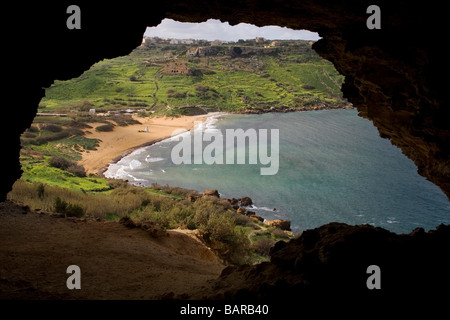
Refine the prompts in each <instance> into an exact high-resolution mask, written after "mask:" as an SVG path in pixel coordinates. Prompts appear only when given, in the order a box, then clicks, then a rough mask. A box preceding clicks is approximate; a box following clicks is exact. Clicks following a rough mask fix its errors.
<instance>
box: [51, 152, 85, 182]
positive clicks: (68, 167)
mask: <svg viewBox="0 0 450 320" xmlns="http://www.w3.org/2000/svg"><path fill="white" fill-rule="evenodd" d="M48 163H49V164H50V165H51V166H52V167H55V168H58V169H61V170H65V171H67V172H70V173H72V174H74V175H76V176H78V177H86V171H85V170H84V167H82V166H80V165H77V164H76V162H74V161H70V160H67V159H66V158H64V157H60V156H53V157H51V158H50V159H49V160H48Z"/></svg>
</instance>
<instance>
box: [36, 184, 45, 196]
mask: <svg viewBox="0 0 450 320" xmlns="http://www.w3.org/2000/svg"><path fill="white" fill-rule="evenodd" d="M37 194H38V197H39V199H41V200H42V199H44V195H45V187H44V185H43V184H42V183H39V185H38V186H37Z"/></svg>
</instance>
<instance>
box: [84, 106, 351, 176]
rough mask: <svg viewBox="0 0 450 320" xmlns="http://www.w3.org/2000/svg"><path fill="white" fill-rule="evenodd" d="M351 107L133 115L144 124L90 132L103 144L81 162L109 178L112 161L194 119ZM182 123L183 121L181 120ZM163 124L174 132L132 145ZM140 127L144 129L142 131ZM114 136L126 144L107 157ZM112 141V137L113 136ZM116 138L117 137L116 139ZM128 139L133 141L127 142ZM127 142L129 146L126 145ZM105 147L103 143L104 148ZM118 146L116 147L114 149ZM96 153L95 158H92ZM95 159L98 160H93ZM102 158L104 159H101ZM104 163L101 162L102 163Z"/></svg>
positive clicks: (191, 123)
mask: <svg viewBox="0 0 450 320" xmlns="http://www.w3.org/2000/svg"><path fill="white" fill-rule="evenodd" d="M341 109H342V110H348V109H354V107H353V105H352V104H345V105H343V106H329V105H320V106H314V107H311V108H300V109H296V108H289V107H284V106H280V107H272V108H270V109H261V108H252V109H246V110H244V111H238V112H210V113H207V114H202V115H194V116H180V117H178V118H175V117H167V116H164V117H158V118H147V117H137V116H134V115H133V119H135V120H138V121H139V122H141V124H133V125H128V126H127V127H119V126H116V127H115V128H114V130H113V131H112V132H95V133H92V132H90V131H88V130H87V131H86V136H87V138H96V139H98V140H99V143H100V145H99V147H98V148H97V150H91V151H88V152H84V153H83V155H82V160H80V161H79V162H78V164H80V165H82V166H83V167H85V169H86V172H87V173H88V174H94V175H97V176H100V177H103V178H104V177H105V176H104V173H105V172H106V171H107V170H108V167H109V166H110V165H111V164H115V163H117V162H119V161H120V160H121V159H122V158H124V157H126V156H128V155H129V154H131V153H132V152H134V151H136V150H138V149H141V148H145V147H148V146H151V145H153V144H155V143H158V142H161V141H164V140H166V139H169V138H171V137H172V136H173V132H174V131H175V130H180V129H181V130H186V131H191V130H193V129H194V122H195V121H199V120H200V121H204V120H206V119H208V118H210V117H213V116H217V115H225V114H236V115H239V114H242V115H244V114H265V113H288V112H306V111H319V110H341ZM180 122H181V123H180ZM182 122H188V124H187V126H186V123H184V125H182V124H183V123H182ZM152 125H153V126H159V127H165V128H166V129H168V128H171V130H172V131H171V132H170V133H169V132H167V131H164V132H158V133H157V132H152V133H153V135H152V137H149V140H147V141H143V140H141V139H138V141H140V142H141V143H139V144H132V143H131V141H133V138H136V137H138V136H139V135H141V136H142V135H143V134H148V133H150V132H145V131H144V130H142V128H143V127H150V126H152ZM139 129H140V130H139ZM117 131H123V132H117ZM124 134H126V135H128V137H127V139H125V137H124V136H123V135H124ZM113 136H119V137H118V138H117V139H116V140H120V141H121V143H122V147H121V148H120V150H117V151H113V150H110V152H109V157H107V158H106V159H104V158H103V157H102V152H100V153H99V152H97V151H99V150H98V149H99V148H102V143H103V144H104V143H105V141H104V140H102V139H101V138H102V137H103V138H105V137H113ZM110 140H111V139H110ZM113 140H114V138H113ZM126 141H130V142H129V143H127V142H126ZM124 144H125V146H123V145H124ZM104 147H105V146H103V148H104ZM112 149H114V148H112ZM92 153H94V154H95V156H94V157H92ZM111 154H113V157H111ZM92 158H94V160H92ZM99 158H101V159H99ZM90 162H95V163H97V165H91V164H90ZM98 163H100V165H99V164H98Z"/></svg>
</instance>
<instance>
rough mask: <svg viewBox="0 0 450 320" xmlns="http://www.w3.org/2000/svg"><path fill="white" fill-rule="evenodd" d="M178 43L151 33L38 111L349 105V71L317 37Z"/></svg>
mask: <svg viewBox="0 0 450 320" xmlns="http://www.w3.org/2000/svg"><path fill="white" fill-rule="evenodd" d="M173 42H174V41H172V42H169V41H168V40H162V39H159V38H146V39H145V41H144V42H143V44H142V45H141V46H139V47H138V48H136V49H135V50H134V51H133V52H131V53H130V54H129V55H128V56H124V57H118V58H115V59H110V60H103V61H100V62H98V63H96V64H95V65H93V66H92V67H91V69H89V70H88V71H86V72H85V73H83V74H82V75H81V76H80V77H78V78H75V79H71V80H68V81H58V80H56V81H55V82H54V84H53V85H52V86H51V87H50V88H48V89H47V90H46V95H45V97H44V98H43V99H42V101H41V103H40V112H48V111H57V112H71V111H72V112H73V111H88V110H89V109H93V108H95V109H97V111H102V110H103V111H106V110H123V109H133V110H141V111H147V112H151V113H154V112H157V113H164V114H169V115H175V114H192V113H202V112H205V111H238V112H239V111H243V110H249V109H250V110H251V109H253V108H259V109H270V108H278V107H289V108H295V109H302V108H306V109H307V108H311V107H314V106H339V105H343V104H345V102H344V101H343V99H342V93H341V91H340V87H341V84H342V82H343V77H342V76H341V75H339V74H338V72H337V71H336V70H335V69H334V67H333V65H332V64H331V63H330V62H328V61H326V60H324V59H322V58H320V57H319V56H318V55H317V54H316V53H315V52H314V50H312V48H311V45H312V43H311V42H307V41H301V40H296V41H287V40H284V41H258V42H256V40H247V41H243V40H240V41H239V42H238V43H226V44H221V43H220V42H219V43H217V42H212V43H210V42H206V41H195V43H191V44H186V42H185V43H177V44H171V43H173ZM175 42H176V41H175ZM178 42H181V41H178Z"/></svg>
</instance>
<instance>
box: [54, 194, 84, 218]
mask: <svg viewBox="0 0 450 320" xmlns="http://www.w3.org/2000/svg"><path fill="white" fill-rule="evenodd" d="M54 210H55V212H57V213H63V214H65V215H66V216H68V217H77V218H81V217H82V216H83V215H84V209H83V207H82V206H81V205H79V204H70V203H67V202H66V201H64V200H61V198H60V197H57V198H56V199H55V202H54Z"/></svg>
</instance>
